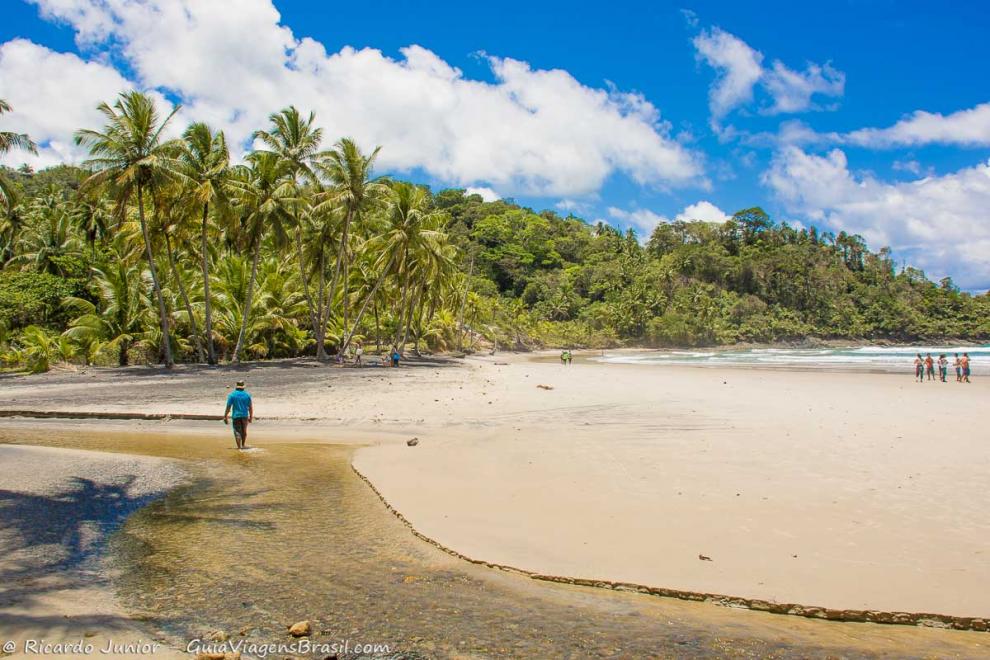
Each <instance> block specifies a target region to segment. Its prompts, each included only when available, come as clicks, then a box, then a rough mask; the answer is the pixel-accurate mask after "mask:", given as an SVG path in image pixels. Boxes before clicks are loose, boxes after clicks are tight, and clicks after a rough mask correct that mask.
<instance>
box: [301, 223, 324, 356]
mask: <svg viewBox="0 0 990 660" xmlns="http://www.w3.org/2000/svg"><path fill="white" fill-rule="evenodd" d="M295 221H296V260H297V261H298V262H299V279H300V280H302V287H303V297H304V298H306V309H307V311H309V322H310V324H311V325H312V326H313V336H314V337H315V338H316V359H317V360H325V359H326V352H325V351H324V350H323V341H321V337H320V330H319V328H320V324H319V322H318V314H321V313H322V312H321V311H318V310H316V309H314V308H313V296H312V295H310V293H309V280H308V279H307V278H306V260H305V258H304V255H303V244H302V225H300V224H299V214H298V212H297V213H296V214H295ZM322 304H323V301H322V300H321V301H320V305H321V306H322Z"/></svg>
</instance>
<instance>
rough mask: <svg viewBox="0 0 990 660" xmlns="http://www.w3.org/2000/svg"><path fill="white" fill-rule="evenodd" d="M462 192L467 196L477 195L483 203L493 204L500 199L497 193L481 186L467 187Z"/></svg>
mask: <svg viewBox="0 0 990 660" xmlns="http://www.w3.org/2000/svg"><path fill="white" fill-rule="evenodd" d="M464 192H465V193H467V194H468V195H478V196H479V197H481V200H482V201H484V202H494V201H496V200H499V199H502V198H501V197H500V196H499V194H498V193H497V192H495V191H494V190H492V189H491V188H487V187H485V186H481V187H479V188H474V187H471V186H468V187H467V189H466V190H465V191H464Z"/></svg>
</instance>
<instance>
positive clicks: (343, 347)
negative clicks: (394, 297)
mask: <svg viewBox="0 0 990 660" xmlns="http://www.w3.org/2000/svg"><path fill="white" fill-rule="evenodd" d="M391 267H392V260H391V259H389V261H388V265H387V266H385V269H384V270H383V271H382V274H381V275H379V276H378V281H376V282H375V286H374V287H373V288H372V289H371V293H369V294H368V296H367V297H366V298H365V299H364V302H363V303H362V304H361V309H359V310H358V313H357V316H356V317H354V326H353V327H352V328H351V331H350V332H348V333H347V334H346V335H344V342H343V344H342V345H341V347H340V351H341V352H342V353H343V352H345V351H346V350H347V347H348V346H349V345H350V343H351V338H352V337H354V333H355V332H357V329H358V325H360V324H361V317H363V316H364V311H365V310H366V309H368V303H369V302H371V301H372V300H374V298H375V296H376V295H377V294H378V287H380V286H381V285H382V282H384V281H385V276H386V275H388V271H389V269H390V268H391ZM375 323H376V324H377V323H378V303H377V301H376V302H375Z"/></svg>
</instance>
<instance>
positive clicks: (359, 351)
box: [354, 342, 364, 367]
mask: <svg viewBox="0 0 990 660" xmlns="http://www.w3.org/2000/svg"><path fill="white" fill-rule="evenodd" d="M362 355H364V346H362V345H361V342H358V343H357V347H356V348H355V349H354V364H356V365H357V366H359V367H360V366H361V356H362Z"/></svg>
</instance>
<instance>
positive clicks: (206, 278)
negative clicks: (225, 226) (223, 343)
mask: <svg viewBox="0 0 990 660" xmlns="http://www.w3.org/2000/svg"><path fill="white" fill-rule="evenodd" d="M209 212H210V204H209V202H207V203H206V204H203V227H202V230H201V231H200V236H199V248H200V251H201V252H202V255H201V257H202V258H201V261H200V268H201V269H202V270H203V302H204V309H203V323H204V324H205V326H206V328H205V334H206V362H207V364H216V363H217V350H216V347H215V346H214V345H213V302H212V301H211V300H210V260H209V252H208V250H207V243H206V232H207V229H208V227H209V225H208V224H207V222H208V221H207V218H208V216H209Z"/></svg>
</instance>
